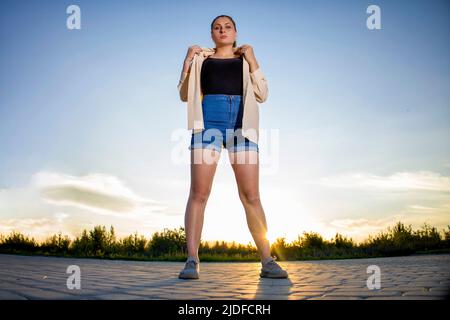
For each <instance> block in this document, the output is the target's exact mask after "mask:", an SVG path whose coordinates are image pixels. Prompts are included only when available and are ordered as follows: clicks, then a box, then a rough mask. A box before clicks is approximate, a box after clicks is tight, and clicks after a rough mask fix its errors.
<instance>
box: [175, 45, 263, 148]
mask: <svg viewBox="0 0 450 320" xmlns="http://www.w3.org/2000/svg"><path fill="white" fill-rule="evenodd" d="M214 52H215V49H214V48H205V47H202V51H201V52H200V53H199V54H195V56H194V58H193V59H192V62H191V65H190V67H189V70H188V72H183V73H182V74H181V77H180V81H179V83H178V86H177V87H178V91H179V92H180V98H181V101H184V102H187V109H188V110H187V111H188V130H190V129H192V130H193V132H194V133H197V132H201V131H202V130H203V129H205V126H204V124H203V112H202V100H203V93H202V90H201V85H200V72H201V68H202V63H203V61H204V60H205V58H206V57H208V56H209V55H212V54H213V53H214ZM243 61H244V63H243V77H244V79H243V94H242V101H243V105H244V114H243V117H242V135H243V136H244V137H246V138H248V139H249V140H250V141H253V142H255V143H258V140H259V107H258V104H257V102H259V103H262V102H264V101H266V99H267V95H268V87H267V80H266V78H265V77H264V74H263V73H262V71H261V68H258V69H257V70H254V71H253V72H250V67H249V64H248V62H247V61H246V60H245V59H243Z"/></svg>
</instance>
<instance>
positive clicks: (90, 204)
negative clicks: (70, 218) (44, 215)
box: [32, 171, 167, 216]
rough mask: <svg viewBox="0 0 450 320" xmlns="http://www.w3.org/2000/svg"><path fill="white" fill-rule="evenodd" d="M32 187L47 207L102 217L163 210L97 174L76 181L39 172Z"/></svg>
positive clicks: (78, 178)
mask: <svg viewBox="0 0 450 320" xmlns="http://www.w3.org/2000/svg"><path fill="white" fill-rule="evenodd" d="M32 186H33V187H34V188H37V189H38V190H39V193H40V195H41V197H42V199H43V200H45V201H46V202H47V203H49V204H52V205H56V206H72V207H77V208H81V209H85V210H89V211H92V212H95V213H99V214H104V215H113V216H114V215H115V216H117V215H119V216H122V215H124V214H126V215H127V216H131V215H143V214H149V213H155V212H161V211H163V210H164V209H166V208H167V207H166V206H164V205H162V204H161V203H159V202H157V201H154V200H150V199H146V198H143V197H140V196H138V195H136V194H135V193H134V192H133V191H132V190H131V189H130V188H128V187H127V186H126V185H125V184H124V183H123V182H122V181H120V180H119V179H118V178H117V177H114V176H111V175H106V174H100V173H92V174H87V175H84V176H78V177H77V176H72V175H67V174H62V173H55V172H47V171H43V172H38V173H36V174H34V175H33V177H32Z"/></svg>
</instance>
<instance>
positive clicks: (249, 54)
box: [237, 44, 256, 64]
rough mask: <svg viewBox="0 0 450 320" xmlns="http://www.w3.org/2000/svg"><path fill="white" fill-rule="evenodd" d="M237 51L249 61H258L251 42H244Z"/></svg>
mask: <svg viewBox="0 0 450 320" xmlns="http://www.w3.org/2000/svg"><path fill="white" fill-rule="evenodd" d="M237 52H239V53H240V54H241V55H243V56H244V58H245V60H247V62H248V63H250V64H251V63H254V62H256V57H255V53H254V52H253V47H252V46H251V45H249V44H244V45H242V46H240V47H238V48H237Z"/></svg>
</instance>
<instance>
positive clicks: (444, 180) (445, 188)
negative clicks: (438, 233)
mask: <svg viewBox="0 0 450 320" xmlns="http://www.w3.org/2000/svg"><path fill="white" fill-rule="evenodd" d="M309 183H313V184H320V185H323V186H328V187H334V188H356V189H380V190H393V189H395V190H428V191H440V192H450V177H447V176H443V175H441V174H439V173H436V172H432V171H418V172H397V173H394V174H392V175H390V176H378V175H374V174H369V173H348V174H341V175H336V176H331V177H324V178H320V179H319V180H318V181H309Z"/></svg>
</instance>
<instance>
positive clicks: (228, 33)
mask: <svg viewBox="0 0 450 320" xmlns="http://www.w3.org/2000/svg"><path fill="white" fill-rule="evenodd" d="M236 34H237V32H236V31H235V30H234V26H233V22H231V20H230V19H228V18H227V17H220V18H218V19H217V20H216V21H215V22H214V25H213V29H212V31H211V37H212V39H213V41H214V43H215V44H216V46H223V45H226V44H231V45H232V44H233V42H234V41H235V40H236Z"/></svg>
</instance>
